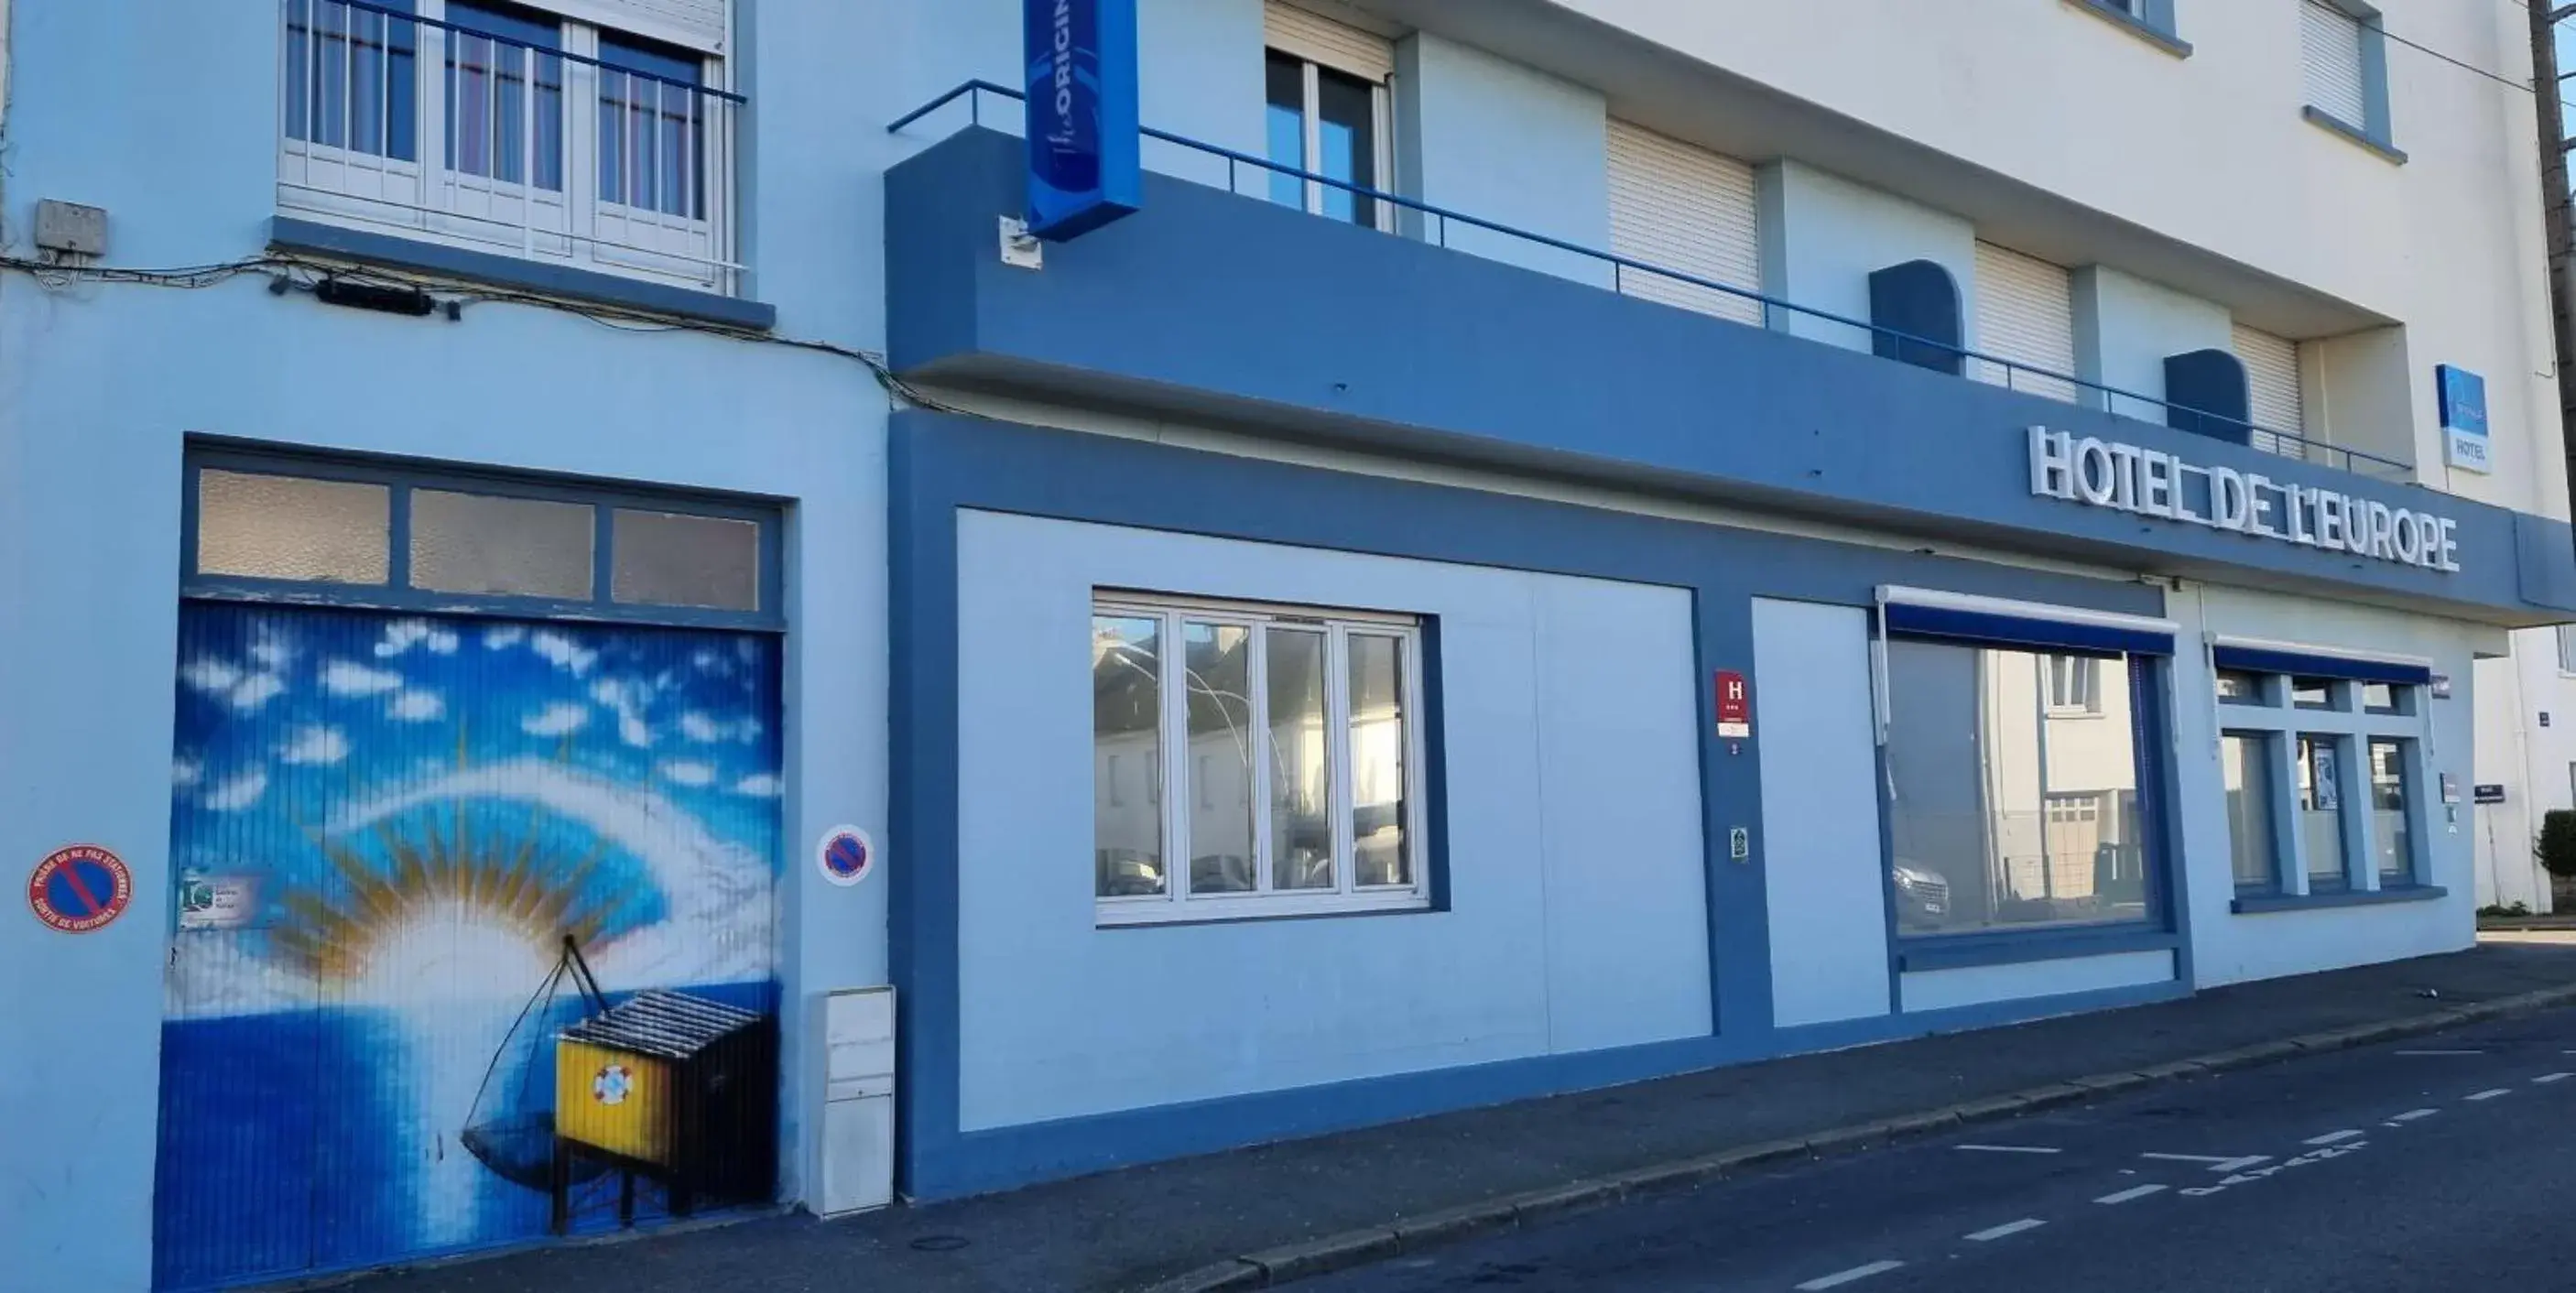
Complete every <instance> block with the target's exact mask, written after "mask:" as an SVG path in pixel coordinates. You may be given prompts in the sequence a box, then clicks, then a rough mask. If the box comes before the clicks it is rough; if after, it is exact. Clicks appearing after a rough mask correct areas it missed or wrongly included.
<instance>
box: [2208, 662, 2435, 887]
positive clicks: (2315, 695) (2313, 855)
mask: <svg viewBox="0 0 2576 1293" xmlns="http://www.w3.org/2000/svg"><path fill="white" fill-rule="evenodd" d="M2215 659H2216V662H2217V665H2218V668H2219V678H2220V680H2221V685H2220V686H2219V691H2218V714H2219V725H2220V727H2221V729H2222V735H2221V737H2220V743H2219V746H2220V748H2219V752H2220V770H2221V779H2222V782H2223V784H2224V786H2225V789H2226V795H2227V824H2228V836H2229V845H2230V852H2231V855H2232V856H2233V858H2234V863H2235V879H2236V889H2237V892H2238V893H2239V894H2240V895H2280V896H2293V897H2295V896H2318V895H2331V894H2338V893H2358V892H2366V891H2371V890H2395V889H2405V888H2412V887H2415V886H2419V885H2422V884H2425V883H2428V882H2427V881H2426V880H2425V879H2424V878H2423V876H2424V868H2423V859H2422V857H2421V848H2422V844H2421V841H2422V840H2423V839H2424V837H2425V836H2424V828H2423V818H2422V815H2423V813H2424V811H2425V804H2424V801H2423V789H2422V787H2423V785H2424V784H2425V767H2426V762H2425V760H2426V748H2427V746H2428V745H2429V743H2430V739H2431V738H2430V733H2431V728H2430V726H2429V716H2428V715H2427V714H2426V713H2425V711H2424V706H2423V699H2422V697H2423V692H2424V686H2423V683H2422V681H2421V680H2422V678H2424V677H2427V676H2429V674H2426V673H2424V672H2423V671H2422V670H2420V669H2418V668H2417V667H2416V666H2413V665H2411V664H2396V665H2391V664H2384V663H2376V662H2354V661H2348V660H2339V659H2336V658H2332V657H2300V656H2297V655H2294V654H2287V653H2284V652H2281V651H2277V650H2271V649H2259V650H2258V649H2253V648H2246V647H2232V646H2227V645H2221V646H2219V647H2218V648H2216V653H2215ZM2295 665H2304V666H2306V667H2304V668H2298V669H2296V670H2295V671H2294V670H2293V668H2292V666H2295Z"/></svg>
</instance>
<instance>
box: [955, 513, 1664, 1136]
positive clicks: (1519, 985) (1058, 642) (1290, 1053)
mask: <svg viewBox="0 0 2576 1293" xmlns="http://www.w3.org/2000/svg"><path fill="white" fill-rule="evenodd" d="M958 579H959V589H958V623H959V641H960V643H961V647H960V659H959V688H960V690H959V698H958V710H959V747H958V758H959V767H960V786H959V789H960V796H961V797H960V803H959V857H958V869H959V905H960V910H959V913H958V922H959V947H960V957H961V964H960V966H959V974H960V1007H959V1008H960V1015H961V1019H960V1029H961V1055H960V1070H961V1072H960V1084H961V1088H962V1089H961V1091H960V1101H961V1120H962V1123H963V1125H964V1126H965V1127H966V1128H968V1129H970V1130H971V1129H975V1128H984V1127H995V1126H1006V1125H1013V1124H1019V1123H1027V1122H1034V1121H1040V1120H1045V1119H1052V1118H1064V1117H1072V1116H1077V1115H1082V1114H1091V1113H1101V1112H1106V1111H1111V1110H1118V1109H1131V1108H1141V1107H1146V1106H1152V1105H1161V1104H1168V1103H1174V1102H1179V1101H1187V1100H1200V1099H1209V1098H1215V1097H1220V1096H1228V1095H1238V1094H1243V1093H1248V1092H1256V1091H1269V1090H1277V1089H1281V1088H1286V1087H1294V1086H1302V1085H1308V1084H1312V1083H1319V1082H1330V1081H1335V1080H1341V1079H1350V1078H1361V1077H1370V1076H1376V1075H1380V1074H1388V1073H1403V1072H1413V1071H1419V1070H1423V1069H1430V1068H1438V1067H1445V1066H1449V1065H1456V1064H1468V1063H1476V1062H1479V1061H1488V1060H1502V1059H1512V1058H1520V1057H1526V1056H1536V1055H1546V1054H1553V1053H1562V1052H1567V1051H1578V1050H1585V1049H1590V1048H1595V1047H1603V1046H1613V1045H1623V1044H1631V1043H1639V1042H1648V1041H1657V1040H1666V1039H1673V1038H1682V1037H1691V1036H1702V1035H1706V1034H1707V1032H1708V1031H1709V1028H1710V1026H1711V1016H1710V1005H1709V962H1708V919H1707V903H1706V898H1705V893H1706V889H1705V875H1704V873H1703V868H1704V866H1705V862H1704V856H1705V855H1704V853H1703V851H1702V847H1701V844H1702V841H1701V834H1700V813H1699V804H1700V797H1699V794H1698V786H1699V746H1698V734H1697V731H1696V716H1697V713H1698V708H1697V705H1696V703H1695V700H1696V694H1695V691H1694V683H1693V671H1694V666H1693V654H1692V632H1691V602H1690V598H1689V596H1688V595H1687V594H1686V593H1683V592H1681V591H1679V590H1674V589H1665V588H1650V587H1642V586H1636V585H1624V584H1614V583H1605V582H1599V581H1589V580H1578V579H1565V578H1556V577H1548V576H1537V575H1528V574H1521V573H1516V572H1510V571H1501V570H1489V569H1482V568H1475V567H1463V566H1447V565H1440V564H1436V563H1428V562H1418V561H1402V560H1394V559H1389V558H1378V557H1366V556H1355V555H1349V554H1340V553H1331V552H1323V551H1316V550H1308V549H1296V548H1284V547H1275V546H1269V545H1262V544H1250V543H1240V542H1232V541H1226V540H1217V539H1205V538H1193V537H1187V536H1180V535H1173V534H1165V533H1159V532H1153V531H1144V530H1132V529H1122V528H1115V527H1107V526H1096V525H1084V524H1075V523H1069V522H1059V521H1047V520H1040V519H1033V518H1026V517H1015V516H1002V515H995V514H989V513H980V512H973V513H966V514H964V515H963V516H962V517H961V519H960V522H959V534H958ZM1104 586H1106V587H1123V588H1155V589H1165V590H1171V591H1175V592H1189V593H1197V594H1202V595H1209V596H1223V597H1231V598H1247V599H1259V600H1272V601H1282V602H1291V603H1301V604H1309V605H1323V606H1364V607H1372V608H1379V609H1397V610H1404V611H1410V612H1415V613H1420V614H1424V615H1431V616H1437V617H1438V623H1439V638H1440V651H1441V655H1440V660H1439V664H1440V675H1441V681H1440V687H1441V695H1442V698H1443V707H1444V713H1445V726H1444V730H1443V733H1442V735H1443V738H1444V741H1445V744H1446V748H1447V756H1446V757H1447V765H1446V769H1445V778H1444V784H1445V786H1446V787H1447V792H1448V836H1447V840H1448V858H1449V878H1450V893H1451V903H1450V909H1449V910H1447V911H1440V912H1429V913H1421V914H1404V915H1393V916H1376V917H1365V918H1325V919H1311V920H1291V921H1252V922H1237V923H1224V924H1202V925H1192V926H1180V927H1162V928H1153V927H1146V928H1121V929H1100V928H1097V927H1096V926H1095V920H1094V912H1093V901H1092V895H1091V867H1090V856H1091V839H1092V820H1091V812H1092V786H1091V783H1090V776H1089V774H1090V769H1091V766H1092V763H1091V757H1090V746H1091V740H1092V730H1091V724H1092V716H1091V707H1090V701H1089V697H1090V695H1091V689H1090V685H1089V670H1090V661H1089V657H1088V655H1087V653H1086V652H1085V651H1084V650H1083V644H1085V643H1086V642H1088V641H1089V623H1090V614H1091V597H1092V590H1093V589H1094V588H1095V587H1104ZM1032 1073H1044V1074H1046V1075H1047V1078H1048V1080H1046V1081H1044V1082H1032V1081H1029V1080H1028V1075H1029V1074H1032Z"/></svg>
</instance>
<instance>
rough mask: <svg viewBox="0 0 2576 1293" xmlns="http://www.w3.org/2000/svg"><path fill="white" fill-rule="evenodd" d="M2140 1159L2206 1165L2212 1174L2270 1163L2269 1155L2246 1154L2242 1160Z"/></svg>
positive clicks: (2209, 1157)
mask: <svg viewBox="0 0 2576 1293" xmlns="http://www.w3.org/2000/svg"><path fill="white" fill-rule="evenodd" d="M2138 1157H2140V1158H2154V1159H2161V1160H2163V1161H2164V1162H2168V1163H2207V1164H2208V1165H2209V1170H2210V1171H2213V1172H2235V1171H2241V1170H2243V1169H2245V1168H2248V1167H2252V1166H2253V1165H2255V1164H2256V1163H2268V1162H2271V1161H2272V1156H2271V1155H2269V1154H2247V1155H2245V1156H2244V1157H2242V1158H2221V1157H2219V1156H2217V1155H2215V1154H2140V1155H2138Z"/></svg>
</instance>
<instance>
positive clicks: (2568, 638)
mask: <svg viewBox="0 0 2576 1293" xmlns="http://www.w3.org/2000/svg"><path fill="white" fill-rule="evenodd" d="M2558 672H2560V673H2576V624H2561V625H2559V626H2558Z"/></svg>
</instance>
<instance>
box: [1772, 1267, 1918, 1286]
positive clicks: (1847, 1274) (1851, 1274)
mask: <svg viewBox="0 0 2576 1293" xmlns="http://www.w3.org/2000/svg"><path fill="white" fill-rule="evenodd" d="M1904 1264H1905V1263H1903V1262H1871V1263H1870V1264H1869V1265H1867V1266H1855V1267H1852V1268H1851V1269H1850V1270H1847V1271H1835V1272H1834V1273H1833V1274H1831V1275H1819V1276H1817V1277H1816V1278H1814V1279H1811V1280H1809V1281H1807V1282H1806V1283H1804V1284H1800V1285H1798V1286H1797V1289H1798V1293H1818V1290H1821V1289H1838V1288H1841V1287H1842V1286H1843V1285H1845V1284H1849V1283H1851V1282H1852V1281H1854V1280H1865V1279H1868V1278H1869V1277H1870V1276H1872V1275H1885V1274H1886V1273H1888V1272H1889V1271H1892V1270H1895V1269H1896V1268H1897V1267H1899V1266H1903V1265H1904Z"/></svg>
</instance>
